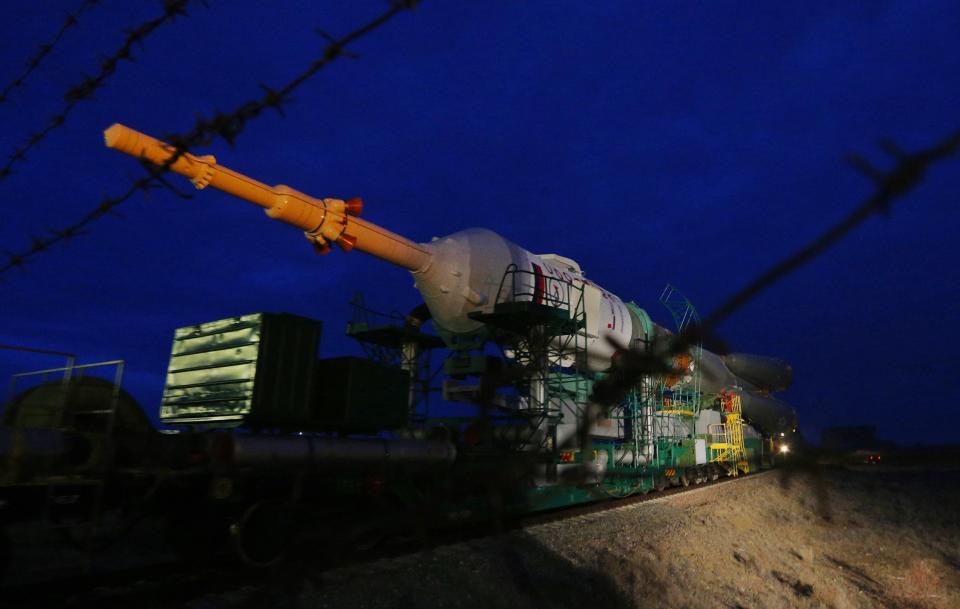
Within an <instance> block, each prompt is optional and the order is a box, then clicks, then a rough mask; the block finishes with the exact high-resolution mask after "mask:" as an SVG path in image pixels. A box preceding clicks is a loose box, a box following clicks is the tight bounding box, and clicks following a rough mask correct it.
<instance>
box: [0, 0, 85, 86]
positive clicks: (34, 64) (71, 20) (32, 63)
mask: <svg viewBox="0 0 960 609" xmlns="http://www.w3.org/2000/svg"><path fill="white" fill-rule="evenodd" d="M101 1H102V0H83V2H81V3H80V6H79V7H78V8H77V9H76V10H75V11H74V12H72V13H67V16H66V17H65V18H64V20H63V24H62V25H61V26H60V30H59V31H57V34H56V36H54V37H53V39H52V40H50V42H45V43H43V44H41V45H39V46H38V47H37V51H36V53H35V54H33V55H31V56H30V57H29V58H28V59H27V61H26V68H25V69H24V70H23V72H21V73H20V74H19V75H18V76H16V77H15V78H14V79H13V80H11V81H10V82H9V83H7V86H5V87H4V88H3V90H2V91H0V104H2V103H4V102H5V101H7V99H8V98H9V96H10V93H11V92H13V90H14V89H18V88H20V87H22V86H23V85H24V84H25V83H26V81H27V79H28V78H29V77H30V75H31V74H33V72H34V71H35V70H36V69H37V68H39V67H40V64H41V63H43V60H44V59H46V58H47V55H49V54H50V53H52V52H53V50H54V48H56V46H57V44H59V42H60V40H62V39H63V37H64V35H65V34H66V33H67V30H69V29H71V28H74V27H77V25H79V23H80V21H79V20H78V18H79V17H80V16H81V15H83V14H84V13H85V12H87V11H88V10H90V9H91V8H93V7H95V6H97V5H98V4H100V2H101Z"/></svg>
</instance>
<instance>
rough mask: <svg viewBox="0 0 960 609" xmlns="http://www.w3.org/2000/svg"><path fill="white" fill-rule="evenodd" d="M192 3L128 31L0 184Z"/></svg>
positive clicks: (182, 1)
mask: <svg viewBox="0 0 960 609" xmlns="http://www.w3.org/2000/svg"><path fill="white" fill-rule="evenodd" d="M191 1H192V0H164V2H163V13H162V14H161V15H159V16H158V17H154V18H153V19H150V20H149V21H145V22H143V23H141V24H140V25H138V26H136V27H134V28H132V29H129V30H125V31H126V39H125V40H124V42H123V44H122V45H121V46H120V48H119V49H117V50H116V51H115V52H114V53H113V54H112V55H109V56H107V57H105V58H103V59H101V60H100V69H99V71H98V72H97V73H96V74H95V75H93V76H87V75H84V77H83V79H82V80H80V82H78V83H76V84H74V85H71V86H70V87H69V88H68V89H67V91H66V93H64V95H63V101H64V106H63V108H62V109H61V110H60V112H58V113H57V114H55V115H54V116H53V117H52V118H51V119H50V120H49V121H47V124H46V126H44V127H43V128H42V129H39V130H37V131H35V132H33V133H31V134H30V135H28V136H27V137H26V138H25V140H24V142H23V143H22V144H20V146H18V147H16V148H14V149H13V151H12V152H11V153H10V155H9V156H8V157H7V161H6V163H4V165H3V167H0V181H3V180H5V179H6V178H8V177H9V176H10V175H12V174H13V167H14V166H15V165H16V164H17V163H20V162H22V161H24V160H26V158H27V153H28V152H30V151H31V150H32V149H33V148H34V147H35V146H36V145H37V144H39V143H40V142H41V141H43V140H44V139H46V137H47V136H48V135H50V133H51V132H53V131H55V130H57V129H59V128H60V127H62V126H63V125H64V123H66V121H67V118H68V117H69V116H70V113H71V112H72V111H73V109H74V108H75V107H76V106H77V104H79V103H80V102H82V101H91V100H94V99H95V97H94V94H95V93H96V92H97V90H98V89H100V88H101V87H103V86H104V84H105V83H106V82H107V80H108V79H109V78H110V77H111V76H112V75H113V74H114V72H116V70H117V66H118V65H119V64H120V62H121V61H133V60H134V57H133V52H132V49H133V45H135V44H140V45H142V44H143V41H144V40H145V39H146V38H147V37H148V36H150V34H152V33H153V32H154V31H156V30H157V28H159V27H161V26H162V25H164V24H166V23H170V22H172V21H173V20H174V19H176V18H177V17H180V16H184V15H186V14H187V12H186V9H187V6H188V5H189V4H190V2H191Z"/></svg>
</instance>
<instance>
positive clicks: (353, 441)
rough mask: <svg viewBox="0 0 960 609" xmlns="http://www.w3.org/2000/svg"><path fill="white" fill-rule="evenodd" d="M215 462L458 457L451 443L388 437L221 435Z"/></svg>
mask: <svg viewBox="0 0 960 609" xmlns="http://www.w3.org/2000/svg"><path fill="white" fill-rule="evenodd" d="M211 452H212V455H213V459H214V462H216V463H230V464H234V465H277V466H286V465H302V464H307V463H310V464H314V465H317V466H321V467H324V466H328V467H336V466H345V465H381V466H385V465H392V464H404V465H411V464H442V463H448V462H451V461H453V460H454V459H455V458H456V455H457V452H456V448H455V447H454V446H453V445H452V444H450V443H449V442H444V441H435V440H402V439H385V438H328V437H320V436H311V435H296V436H276V435H255V434H227V433H225V434H219V435H218V436H217V437H216V438H215V439H214V441H213V448H212V450H211Z"/></svg>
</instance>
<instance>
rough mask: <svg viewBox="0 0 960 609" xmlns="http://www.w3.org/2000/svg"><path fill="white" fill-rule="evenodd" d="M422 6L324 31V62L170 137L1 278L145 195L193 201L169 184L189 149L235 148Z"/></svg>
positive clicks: (397, 4) (404, 6)
mask: <svg viewBox="0 0 960 609" xmlns="http://www.w3.org/2000/svg"><path fill="white" fill-rule="evenodd" d="M183 1H188V0H183ZM418 3H419V2H418V0H395V1H393V2H391V3H390V5H389V8H388V9H387V10H386V11H384V12H383V13H381V14H380V15H378V16H377V17H375V18H374V19H372V20H370V21H369V22H367V23H365V24H364V25H362V26H360V27H358V28H357V29H355V30H353V31H352V32H350V33H349V34H346V35H345V36H342V37H341V38H338V39H337V38H333V37H331V36H330V35H329V34H327V33H325V32H323V31H318V34H319V35H320V36H321V37H322V38H323V39H325V40H327V42H328V44H327V45H326V46H325V47H324V48H323V50H322V52H321V54H320V56H319V57H317V58H316V59H315V60H313V61H312V62H311V63H310V64H309V65H308V66H307V67H306V68H305V69H304V70H303V71H302V72H300V73H299V74H297V75H296V76H295V77H294V78H293V79H292V80H290V81H289V82H287V83H286V84H285V85H283V86H282V87H280V88H278V89H272V88H270V87H268V86H267V85H264V84H261V85H260V88H261V89H262V90H263V92H264V93H263V95H262V96H261V97H260V98H259V99H254V100H250V101H248V102H246V103H243V104H241V105H240V106H239V107H238V108H237V109H236V110H234V111H233V112H230V113H223V112H217V113H216V114H215V115H214V116H213V117H212V118H203V117H198V118H197V121H196V123H195V125H194V126H193V128H192V129H191V130H190V131H189V132H187V133H186V134H181V135H166V136H164V139H165V140H166V141H167V142H169V143H171V144H172V145H173V146H174V148H175V149H174V152H173V154H172V155H171V156H170V158H169V159H167V161H166V162H165V163H164V164H163V165H152V164H149V163H145V162H144V163H141V164H142V165H143V167H144V168H145V169H146V171H147V175H145V176H143V177H141V178H140V179H138V180H134V181H133V182H132V183H131V185H130V187H129V188H128V189H127V190H126V191H124V192H123V193H121V194H120V195H118V196H114V197H105V198H104V199H102V200H101V201H100V203H99V204H97V206H96V207H94V208H93V209H91V210H90V211H88V212H87V213H86V214H84V215H83V216H81V217H80V218H79V219H78V220H77V221H76V222H74V223H73V224H70V225H69V226H67V227H65V228H61V229H52V230H50V231H49V233H50V235H49V236H48V237H33V238H32V244H31V246H30V248H28V249H26V250H23V251H21V252H19V253H10V252H5V255H6V257H7V261H6V263H4V265H3V266H0V276H2V275H4V274H5V273H7V272H9V271H11V270H12V269H14V268H18V267H22V266H23V264H24V263H25V262H26V261H27V260H28V259H30V258H32V257H34V256H36V255H38V254H40V253H41V252H44V251H46V250H48V249H50V247H52V246H53V245H55V244H57V243H60V242H65V241H69V240H70V239H73V238H75V237H77V236H78V235H81V234H83V230H84V229H85V228H86V227H87V226H89V225H90V224H91V223H93V222H95V221H97V220H98V219H100V218H102V217H103V216H105V215H107V214H111V213H115V211H114V210H115V208H116V207H117V206H119V205H121V204H122V203H124V202H126V201H128V200H129V199H130V198H131V197H133V195H135V194H136V193H138V192H140V191H148V190H151V189H154V188H158V187H164V188H166V189H168V190H170V191H172V192H174V193H175V194H176V195H177V196H179V197H182V198H189V195H186V194H184V193H182V192H180V191H179V190H177V189H176V188H175V187H174V186H172V185H171V184H169V183H168V182H167V181H166V180H165V179H164V175H165V174H166V173H167V171H169V169H170V167H171V166H172V165H173V164H174V163H175V162H176V161H177V160H178V159H179V158H180V157H181V156H183V155H184V154H185V153H186V152H188V150H189V148H191V147H193V146H198V145H209V144H210V143H211V142H212V141H213V140H215V139H216V138H217V137H220V138H223V139H224V140H225V141H226V142H227V143H229V144H230V145H231V146H232V145H234V142H235V141H236V138H237V137H238V136H239V135H240V133H241V132H242V131H243V130H244V128H245V127H246V125H247V123H248V122H249V121H250V120H252V119H254V118H256V117H257V116H259V115H260V114H261V113H263V111H264V110H267V109H273V110H276V111H277V112H279V113H281V114H283V106H284V105H285V104H287V103H289V102H290V101H291V99H290V95H291V94H292V93H293V92H294V91H296V90H297V89H298V88H299V87H300V86H301V85H303V84H304V83H305V82H307V80H309V79H310V78H311V77H312V76H314V75H315V74H316V73H317V72H319V71H320V70H321V69H323V68H324V67H325V66H326V65H328V64H330V63H331V62H333V61H335V60H337V59H338V58H340V57H351V58H355V57H356V55H354V54H353V53H351V52H349V51H348V50H347V48H346V47H347V45H349V44H350V43H353V42H355V41H357V40H358V39H360V38H362V37H363V36H365V35H367V34H369V33H370V32H372V31H374V30H376V29H377V28H379V27H381V26H382V25H384V24H385V23H387V22H388V21H390V19H392V18H393V17H394V16H396V15H397V14H398V13H400V12H402V11H406V10H412V9H413V8H415V7H416V6H417V4H418Z"/></svg>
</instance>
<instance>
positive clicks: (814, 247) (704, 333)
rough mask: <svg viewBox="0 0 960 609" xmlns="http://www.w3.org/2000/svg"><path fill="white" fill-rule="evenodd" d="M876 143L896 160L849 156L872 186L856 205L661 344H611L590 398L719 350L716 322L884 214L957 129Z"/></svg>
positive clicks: (950, 143)
mask: <svg viewBox="0 0 960 609" xmlns="http://www.w3.org/2000/svg"><path fill="white" fill-rule="evenodd" d="M880 148H881V149H882V150H883V151H884V152H886V153H887V154H888V155H890V156H891V157H893V158H894V159H895V160H896V165H895V166H894V167H893V168H892V169H890V170H889V171H886V172H884V171H881V170H879V169H877V168H876V167H874V166H873V165H871V164H870V163H869V162H867V161H866V160H865V159H863V158H862V157H860V156H857V155H851V156H850V157H848V159H847V161H848V163H849V164H850V165H851V166H852V167H854V168H855V169H856V170H858V171H859V172H861V173H863V174H864V175H865V176H867V177H868V178H870V179H871V180H872V181H873V182H874V183H875V184H876V189H875V190H874V192H873V193H872V194H871V195H870V196H869V197H867V198H866V199H865V200H864V201H863V202H862V203H861V204H860V205H859V206H857V207H856V208H855V209H854V210H853V211H852V212H850V213H849V214H848V215H847V216H846V217H844V218H843V219H842V220H840V221H839V222H837V223H836V224H834V225H833V226H831V227H829V228H828V229H827V230H825V231H824V232H823V233H821V234H820V235H819V236H818V237H816V238H815V239H813V240H812V241H810V242H809V243H808V244H806V245H804V246H803V247H801V248H800V249H798V250H796V251H795V252H794V253H792V254H790V255H789V256H787V257H786V258H784V259H783V260H781V261H780V262H777V263H776V264H774V265H773V266H771V267H770V268H769V269H768V270H766V271H764V272H763V273H761V274H760V275H758V276H757V277H756V278H755V279H753V281H751V282H750V283H748V284H747V285H746V286H744V287H743V288H741V289H740V290H739V291H737V292H736V293H735V294H734V295H733V296H731V297H729V298H728V299H727V300H726V301H724V302H723V303H722V304H721V305H720V306H719V307H717V308H716V310H715V311H714V312H713V313H711V314H710V315H709V316H707V317H706V318H705V319H704V320H703V321H702V322H701V323H700V324H699V325H696V326H695V325H693V324H691V325H690V326H689V327H688V329H687V330H686V331H684V332H682V333H680V334H678V335H675V336H673V337H670V338H669V339H668V342H667V343H666V344H661V345H654V347H655V348H654V349H652V350H650V351H642V350H639V349H632V348H627V347H626V346H624V345H617V344H614V345H613V346H614V347H615V348H616V349H617V353H618V354H619V355H618V357H616V358H615V359H614V362H615V365H614V366H613V368H612V370H611V373H610V374H609V375H607V376H606V377H605V378H604V379H602V380H600V381H598V382H597V383H595V384H594V390H593V393H592V395H591V400H593V401H595V402H597V403H599V404H602V405H604V406H607V407H609V406H615V405H617V404H619V403H620V402H621V401H622V400H623V399H624V397H625V396H626V394H627V392H628V391H630V390H631V389H632V388H633V387H635V386H636V385H637V384H638V383H639V382H640V380H641V378H642V377H643V376H647V375H651V376H663V375H666V374H676V373H677V372H678V371H677V370H674V369H673V366H674V364H673V356H675V355H677V354H680V353H683V352H685V351H686V350H687V349H689V348H690V347H691V346H693V345H696V344H706V345H707V346H708V347H709V348H710V349H711V350H712V351H716V352H718V353H722V352H724V351H726V345H725V343H724V341H723V340H721V339H720V338H719V337H718V336H717V335H716V334H715V328H716V326H717V325H718V324H719V323H720V322H721V321H723V320H725V319H726V318H728V317H729V316H730V315H731V314H733V313H734V312H736V311H738V310H739V309H740V308H742V307H743V306H744V305H746V304H747V303H748V302H750V301H751V300H753V299H754V298H755V297H756V296H758V295H759V294H760V293H761V292H763V291H764V290H766V289H767V288H769V287H770V286H772V285H773V284H775V283H776V282H778V281H780V280H781V279H783V278H785V277H786V276H788V275H790V274H792V273H793V272H795V271H797V270H798V269H800V268H801V267H803V266H805V265H806V264H808V263H810V262H811V261H813V260H814V259H815V258H817V257H819V256H820V255H822V254H823V253H824V252H826V251H827V250H829V249H830V248H831V247H833V246H834V245H836V244H837V243H838V242H839V241H840V240H841V239H842V238H843V237H845V236H846V235H847V234H848V233H850V231H852V230H853V229H855V228H856V227H857V226H859V225H861V224H863V223H864V222H865V221H866V220H867V219H869V218H870V217H871V216H873V215H874V214H887V213H889V212H890V209H891V207H892V205H893V203H894V202H895V201H896V200H897V199H900V198H902V197H904V196H906V195H907V194H908V193H909V192H910V191H911V190H913V189H914V188H915V187H916V186H917V185H918V184H920V183H921V182H922V181H923V178H924V176H925V175H926V173H927V170H928V169H929V168H930V167H931V166H932V165H933V164H935V163H937V162H939V161H943V160H944V159H947V158H948V157H950V156H952V155H954V154H956V153H957V151H958V150H960V129H958V130H957V131H955V132H953V133H952V134H951V135H949V136H947V137H945V138H943V139H942V140H940V141H939V142H938V143H936V144H934V145H933V146H931V147H929V148H926V149H923V150H919V151H917V152H913V153H906V152H904V151H903V150H901V149H900V148H899V147H898V146H897V145H896V144H895V143H893V142H892V141H890V140H884V141H882V142H881V143H880Z"/></svg>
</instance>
